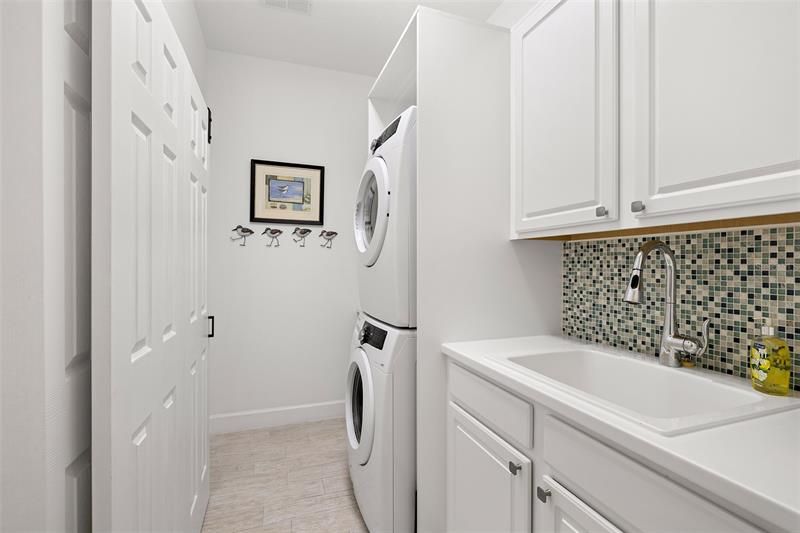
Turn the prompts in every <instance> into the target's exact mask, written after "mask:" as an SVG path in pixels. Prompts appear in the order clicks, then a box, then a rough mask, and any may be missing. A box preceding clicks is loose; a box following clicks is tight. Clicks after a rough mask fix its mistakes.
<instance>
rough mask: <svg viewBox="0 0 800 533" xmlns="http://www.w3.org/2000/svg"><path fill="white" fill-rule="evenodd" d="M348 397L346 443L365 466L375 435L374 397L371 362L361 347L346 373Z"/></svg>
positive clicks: (346, 406) (346, 399)
mask: <svg viewBox="0 0 800 533" xmlns="http://www.w3.org/2000/svg"><path fill="white" fill-rule="evenodd" d="M345 396H346V397H345V421H346V424H347V444H348V446H350V449H351V450H352V451H353V455H354V458H355V459H356V460H357V461H358V463H359V464H361V465H365V464H367V461H369V456H370V453H371V452H372V439H373V437H374V434H375V398H374V394H373V388H372V374H371V373H370V368H369V359H368V358H367V354H366V353H365V352H364V350H362V349H361V348H357V349H356V350H355V352H353V357H352V358H351V361H350V368H349V369H348V371H347V392H346V395H345Z"/></svg>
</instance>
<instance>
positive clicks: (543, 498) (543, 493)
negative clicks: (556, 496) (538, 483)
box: [536, 487, 553, 503]
mask: <svg viewBox="0 0 800 533" xmlns="http://www.w3.org/2000/svg"><path fill="white" fill-rule="evenodd" d="M552 494H553V492H552V491H551V490H550V489H543V488H542V487H536V497H537V498H539V501H540V502H542V503H547V498H549V497H550V496H551V495H552Z"/></svg>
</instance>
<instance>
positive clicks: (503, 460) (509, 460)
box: [447, 402, 532, 533]
mask: <svg viewBox="0 0 800 533" xmlns="http://www.w3.org/2000/svg"><path fill="white" fill-rule="evenodd" d="M448 419H449V428H448V451H447V530H448V531H452V532H459V533H461V532H468V531H476V532H477V531H493V532H495V533H501V532H505V531H508V532H523V531H525V532H529V531H530V527H531V526H530V524H531V479H532V478H531V475H532V473H531V462H530V460H529V459H528V458H527V457H525V456H524V455H522V454H521V453H520V452H518V451H517V450H516V449H514V448H513V447H511V446H510V445H509V444H508V443H506V442H505V441H504V440H502V439H501V438H500V437H498V436H497V435H495V434H494V433H493V432H492V431H490V430H489V429H488V428H486V427H485V426H484V425H482V424H481V423H480V422H478V421H477V420H475V419H474V418H472V417H471V416H470V415H468V414H467V413H466V411H464V410H462V409H461V408H460V407H458V406H456V405H455V404H454V403H452V402H451V403H450V407H449V413H448ZM512 470H515V472H514V473H512Z"/></svg>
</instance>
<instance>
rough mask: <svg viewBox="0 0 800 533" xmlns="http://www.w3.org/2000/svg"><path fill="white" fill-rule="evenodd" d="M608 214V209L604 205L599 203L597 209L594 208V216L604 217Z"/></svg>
mask: <svg viewBox="0 0 800 533" xmlns="http://www.w3.org/2000/svg"><path fill="white" fill-rule="evenodd" d="M607 214H608V209H606V208H605V206H603V205H601V206H598V207H597V209H595V210H594V216H596V217H604V216H606V215H607Z"/></svg>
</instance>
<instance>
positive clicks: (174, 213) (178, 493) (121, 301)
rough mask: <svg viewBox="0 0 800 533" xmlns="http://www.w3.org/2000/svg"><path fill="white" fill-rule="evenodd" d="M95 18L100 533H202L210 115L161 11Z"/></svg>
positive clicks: (96, 510) (132, 6)
mask: <svg viewBox="0 0 800 533" xmlns="http://www.w3.org/2000/svg"><path fill="white" fill-rule="evenodd" d="M93 5H94V8H93V10H94V12H93V24H92V27H93V34H94V40H93V45H94V46H93V64H92V74H93V76H92V92H93V95H94V98H95V100H94V101H95V106H94V108H93V117H92V125H93V145H92V147H93V154H92V174H93V176H92V183H93V185H92V187H93V188H92V195H93V196H92V343H93V348H94V352H95V354H94V359H93V367H92V409H93V413H92V419H93V428H92V433H93V435H92V462H93V469H92V484H93V524H94V529H95V530H96V531H109V530H114V531H199V530H200V527H201V526H202V521H203V515H204V513H205V508H206V505H207V503H208V475H209V472H208V424H207V407H206V405H207V399H206V398H207V368H208V340H207V337H206V332H207V324H206V322H207V311H208V310H207V302H206V294H207V291H206V272H207V269H206V251H207V246H206V235H207V227H206V221H207V206H208V189H209V177H208V143H207V137H208V135H207V132H208V118H207V116H208V114H207V108H206V104H205V101H204V100H203V95H202V94H201V93H200V90H199V88H198V85H197V82H196V80H195V78H194V75H193V74H192V71H191V68H190V67H189V63H188V60H187V58H186V55H185V53H184V51H183V49H182V47H181V44H180V42H179V40H178V38H177V35H176V33H175V30H174V29H173V27H172V25H171V23H170V21H169V19H168V17H167V14H166V11H165V9H164V6H163V5H162V4H161V2H160V1H156V2H149V1H142V0H113V1H111V0H104V1H98V2H95V3H94V4H93Z"/></svg>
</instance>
